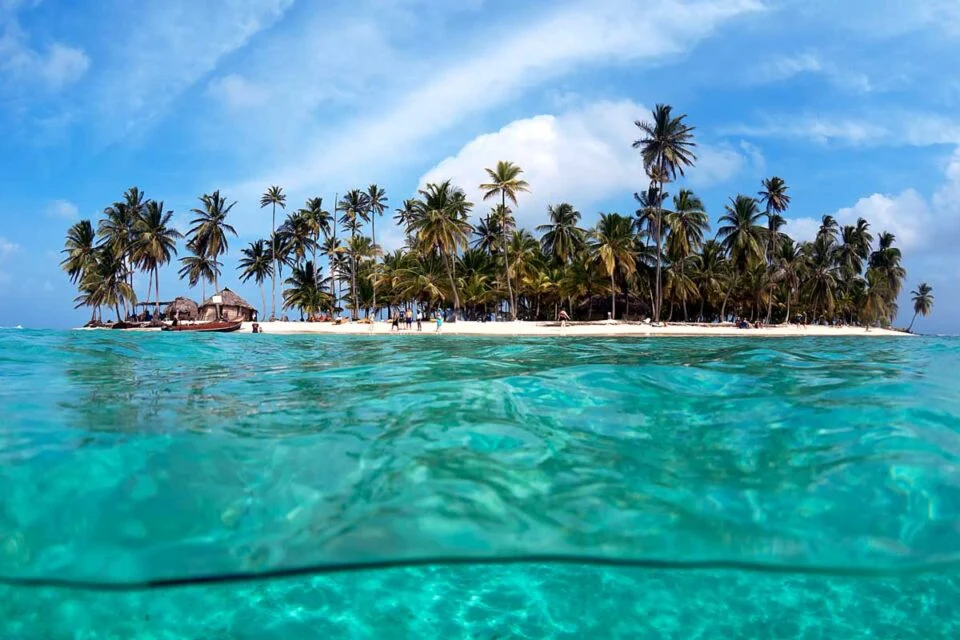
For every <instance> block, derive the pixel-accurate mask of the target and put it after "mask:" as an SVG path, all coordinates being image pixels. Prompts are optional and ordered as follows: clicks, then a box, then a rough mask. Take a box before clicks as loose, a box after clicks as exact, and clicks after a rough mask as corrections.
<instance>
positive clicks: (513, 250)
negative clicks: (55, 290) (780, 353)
mask: <svg viewBox="0 0 960 640" xmlns="http://www.w3.org/2000/svg"><path fill="white" fill-rule="evenodd" d="M636 125H637V127H638V128H639V130H640V132H641V135H640V137H639V139H637V140H636V141H633V143H632V144H633V147H635V148H636V149H637V150H638V152H639V155H640V159H641V160H642V164H643V167H644V173H643V174H642V175H639V176H638V182H639V183H640V184H639V187H640V188H639V189H638V191H637V193H635V194H633V197H634V200H635V201H636V205H637V206H636V210H635V211H632V212H605V213H601V214H599V215H598V216H596V218H595V219H596V222H595V223H593V224H592V225H590V224H586V223H585V221H584V216H583V215H582V214H581V212H580V211H579V210H578V209H577V207H576V206H575V205H574V204H572V203H568V202H558V203H555V204H551V205H550V206H549V207H547V209H546V211H544V212H542V215H543V218H542V219H543V220H544V222H543V223H542V224H539V225H537V226H535V227H532V228H531V229H527V228H524V227H523V226H522V225H520V224H519V223H518V222H519V221H518V218H517V212H518V203H519V201H520V197H521V196H522V195H523V194H525V193H527V192H529V191H531V190H534V189H535V188H536V185H530V184H528V182H527V181H526V180H525V179H524V171H523V168H522V167H520V166H519V165H517V164H515V163H513V162H510V161H506V160H504V161H500V162H497V163H496V165H495V166H493V167H491V168H486V169H485V170H478V176H479V175H484V174H485V177H484V178H482V179H478V180H477V184H475V185H456V184H454V183H453V182H452V181H450V180H445V181H436V182H431V183H429V184H426V185H424V186H423V187H422V188H421V189H420V190H419V191H418V192H417V194H416V196H415V197H413V198H409V199H406V200H403V201H402V202H401V203H400V205H399V206H398V207H397V208H396V210H395V214H394V215H393V221H394V223H395V224H396V225H397V226H398V227H399V230H400V231H401V232H402V237H403V241H402V243H400V242H395V243H394V245H397V244H399V245H400V246H394V247H392V249H391V250H390V251H385V250H384V248H383V247H381V246H380V245H379V244H378V233H377V226H378V225H377V222H378V218H381V217H382V216H383V215H384V213H385V212H386V211H387V209H388V207H389V200H388V198H387V194H386V192H385V190H384V189H383V188H381V187H379V186H378V185H376V184H374V185H369V186H368V187H367V188H353V189H348V190H346V191H344V192H343V195H342V196H338V197H335V198H334V199H333V201H332V202H333V203H334V206H333V211H332V212H331V211H327V210H326V209H325V208H324V204H323V200H322V199H321V198H320V197H312V198H309V199H307V200H306V201H305V202H304V204H303V206H302V207H300V208H298V209H295V210H291V211H289V212H287V211H286V205H287V197H286V195H285V193H284V191H283V189H282V187H280V186H276V185H274V186H271V187H269V188H268V189H267V190H266V192H265V193H264V194H263V197H262V198H261V199H260V202H259V204H260V206H261V208H268V207H269V210H270V212H271V228H270V235H269V236H268V237H265V238H257V239H253V240H252V241H251V242H249V243H248V244H247V245H246V246H245V247H244V248H242V250H241V252H240V256H239V261H238V262H239V264H238V267H237V269H238V271H237V274H236V277H237V278H238V279H239V280H240V281H241V282H249V281H252V282H253V283H255V284H256V285H258V287H259V288H260V293H261V304H262V309H261V317H267V306H268V305H267V295H266V292H265V284H266V282H267V280H270V282H271V296H270V297H271V304H270V313H269V317H275V316H276V315H277V281H278V280H279V281H280V287H281V291H280V307H281V310H284V309H296V310H299V312H300V314H301V315H302V316H307V317H310V316H317V315H321V314H328V315H335V314H343V313H349V314H350V315H351V316H352V317H354V318H360V317H361V316H366V317H371V316H378V315H379V316H380V317H383V316H384V314H391V313H393V312H395V311H400V310H402V309H405V308H410V307H411V306H414V305H415V306H417V307H418V308H419V309H421V310H422V311H425V312H431V311H440V310H444V311H449V312H450V313H451V314H452V315H453V316H454V317H458V318H463V319H480V318H489V317H491V316H494V315H496V316H498V317H500V318H501V319H524V320H549V319H554V318H555V317H556V315H557V313H558V312H559V309H560V308H564V309H566V310H567V312H568V313H569V314H570V315H571V317H573V318H574V319H580V320H590V319H599V318H605V317H610V318H614V319H632V320H638V319H643V318H651V319H652V320H654V321H656V320H657V319H660V320H663V321H679V320H682V321H699V322H713V321H729V320H732V319H734V318H741V319H744V320H747V321H750V322H766V323H783V322H791V321H796V320H797V319H798V318H799V319H803V320H804V321H807V322H831V323H858V324H865V325H876V324H880V325H888V324H890V323H891V322H892V321H893V320H894V318H895V317H896V314H897V311H898V307H897V300H898V298H899V296H900V293H901V291H902V290H903V285H904V281H905V279H906V275H907V274H906V271H905V269H904V267H903V258H902V255H901V252H900V250H899V248H898V247H897V241H896V238H895V237H894V236H893V234H891V233H888V232H886V231H885V230H882V229H873V228H872V227H871V225H870V223H869V221H867V220H864V219H862V218H861V219H858V220H856V221H854V222H852V223H851V224H841V223H840V222H839V221H838V220H836V219H834V218H833V217H832V216H823V218H822V221H821V224H820V226H819V229H818V230H817V233H816V235H815V236H814V237H813V238H809V239H805V240H799V239H795V238H792V237H790V236H789V235H788V234H787V233H785V232H784V229H785V228H788V227H787V225H786V223H787V220H786V218H785V217H784V214H785V212H786V211H787V209H788V208H789V207H790V206H791V204H792V203H791V196H790V195H789V186H788V185H787V183H786V181H785V180H783V179H782V178H780V177H778V176H771V177H769V178H766V179H764V180H763V181H762V182H761V184H760V185H759V187H758V191H757V192H756V195H749V194H748V193H740V194H735V195H733V196H732V197H730V198H729V200H728V201H727V202H726V203H725V204H724V205H723V207H722V208H721V209H718V210H716V211H714V212H709V211H708V208H707V207H706V205H705V204H704V202H703V200H702V199H701V198H700V197H699V196H698V195H697V194H696V193H694V192H693V191H692V190H690V189H689V188H685V187H683V186H678V187H677V188H676V189H674V188H673V187H672V186H671V185H672V184H674V183H676V182H677V181H678V180H680V179H681V178H683V176H684V174H685V173H686V172H689V171H691V170H694V169H695V167H696V161H697V157H696V154H695V149H696V143H695V141H694V131H695V129H694V127H692V126H690V125H689V124H688V123H687V116H686V115H684V114H677V113H675V112H674V110H673V109H672V108H671V107H670V106H668V105H657V107H656V108H655V109H654V110H653V112H652V113H651V115H650V119H649V120H638V121H637V122H636ZM624 144H629V142H628V141H625V143H624ZM463 187H467V188H470V189H471V191H472V192H473V193H477V194H478V196H479V197H478V198H476V199H477V200H479V202H471V201H470V200H471V198H470V197H469V196H468V195H467V191H466V190H465V189H464V188H463ZM671 191H675V193H670V192H671ZM483 202H489V203H490V204H491V205H492V206H490V208H489V209H486V208H485V205H484V204H483ZM199 203H200V204H199V206H198V207H197V208H194V209H192V210H191V213H192V215H193V217H192V219H191V221H190V225H191V226H190V228H189V230H187V232H186V234H185V235H183V236H182V235H181V234H180V232H178V231H177V230H176V229H174V228H173V226H172V224H171V220H172V219H173V213H172V212H171V211H167V210H165V208H164V205H163V203H162V202H161V201H158V200H149V199H147V198H146V196H145V195H144V193H143V192H142V191H140V190H139V189H138V188H137V187H133V188H131V189H129V190H128V191H127V192H126V193H125V194H124V195H123V197H122V198H121V199H119V200H118V201H117V202H115V203H113V204H112V205H110V206H109V207H107V208H106V209H105V210H104V215H103V218H102V219H101V220H100V221H99V222H98V223H97V224H96V225H94V224H93V223H92V222H90V221H88V220H84V221H81V222H78V223H76V224H74V225H73V226H72V227H70V229H69V230H68V232H67V238H66V243H65V247H64V251H63V254H64V256H65V257H64V259H63V262H62V263H61V264H62V268H63V269H64V271H65V272H66V273H67V275H68V276H69V278H70V279H71V281H72V282H73V283H74V284H75V285H76V286H77V287H78V289H79V295H78V297H77V299H76V302H77V304H78V306H87V307H90V308H91V309H92V319H97V318H100V315H101V309H102V308H103V307H107V308H108V309H112V310H114V311H115V312H116V313H117V315H118V317H122V316H123V315H124V314H129V313H130V312H131V311H132V309H133V307H134V305H135V304H136V302H137V299H138V298H137V296H136V294H135V292H134V284H135V282H143V280H135V278H134V275H135V274H136V273H143V274H145V275H147V276H148V277H147V278H146V279H145V281H146V289H147V290H146V292H145V294H146V299H147V300H150V299H151V295H152V298H153V301H154V304H153V305H152V306H153V307H154V309H155V311H156V312H159V310H160V309H159V305H160V294H159V288H160V278H159V271H160V270H161V269H162V268H164V267H165V266H166V265H168V264H169V263H171V262H172V261H173V259H174V256H176V255H177V253H178V241H179V240H180V239H181V238H182V239H183V240H184V243H183V247H182V253H183V255H182V256H181V257H179V264H180V268H179V271H178V273H179V276H180V277H181V279H184V280H186V282H187V283H188V284H189V286H191V287H194V286H197V285H198V284H199V285H200V286H201V289H202V292H203V297H206V290H205V288H206V285H207V284H212V285H213V287H214V290H215V291H216V290H219V288H220V280H221V278H222V277H223V276H224V273H223V260H224V256H225V255H227V254H228V252H229V240H230V238H231V236H236V235H237V233H236V231H235V230H234V227H233V226H232V224H231V223H230V217H231V211H232V209H233V207H234V205H235V204H236V203H235V202H230V201H229V200H228V198H226V197H225V196H223V195H221V194H220V192H219V191H215V192H213V193H210V194H204V195H202V196H200V198H199ZM278 208H279V209H280V211H281V215H282V219H280V220H277V209H278ZM631 208H632V207H631ZM526 213H527V215H526V218H527V219H530V218H533V217H534V216H535V215H536V214H537V213H541V212H526ZM711 213H712V214H713V219H714V220H716V223H715V226H712V225H711ZM368 231H369V235H368V234H367V232H368ZM380 235H381V236H382V235H383V234H382V233H381V234H380ZM394 235H396V234H394ZM911 295H912V302H913V306H914V312H915V313H914V319H916V317H917V316H919V315H923V316H926V315H927V314H929V313H930V310H931V309H932V306H933V295H932V292H931V289H930V287H929V286H928V285H926V284H925V283H923V284H921V285H919V287H918V288H917V290H915V291H913V292H912V294H911ZM912 325H913V323H912V322H911V327H912Z"/></svg>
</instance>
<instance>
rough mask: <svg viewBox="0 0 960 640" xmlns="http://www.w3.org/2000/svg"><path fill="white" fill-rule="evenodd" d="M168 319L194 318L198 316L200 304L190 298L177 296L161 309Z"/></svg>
mask: <svg viewBox="0 0 960 640" xmlns="http://www.w3.org/2000/svg"><path fill="white" fill-rule="evenodd" d="M163 313H164V316H166V318H167V319H168V320H173V319H174V318H179V319H180V320H196V319H197V318H199V317H200V306H199V305H198V304H197V303H196V302H194V301H193V300H191V299H190V298H183V297H178V298H177V299H176V300H174V301H173V302H170V303H168V304H167V306H166V308H165V309H164V311H163Z"/></svg>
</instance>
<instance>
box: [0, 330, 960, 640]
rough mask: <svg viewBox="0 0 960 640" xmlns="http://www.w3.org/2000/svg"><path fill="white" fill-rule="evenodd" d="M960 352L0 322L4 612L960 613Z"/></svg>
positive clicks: (889, 343) (562, 620)
mask: <svg viewBox="0 0 960 640" xmlns="http://www.w3.org/2000/svg"><path fill="white" fill-rule="evenodd" d="M958 368H960V339H951V338H926V337H922V338H913V339H903V338H895V339H887V338H879V337H878V338H872V339H862V338H841V337H832V338H803V339H792V338H783V339H780V338H764V339H757V338H745V339H737V338H720V339H718V338H658V339H647V340H643V339H622V338H610V339H602V338H601V339H598V338H589V339H582V338H574V337H570V338H550V339H545V338H468V337H462V336H456V337H453V336H442V335H440V336H437V335H423V336H403V337H399V336H398V337H395V338H387V337H383V336H378V337H373V336H371V337H365V336H270V335H260V336H256V337H253V336H249V335H239V334H237V335H233V334H230V335H197V334H193V335H189V334H185V335H176V334H174V335H170V334H165V333H159V332H158V333H152V334H147V333H144V334H128V333H124V334H119V333H118V332H109V331H71V332H57V331H33V330H22V331H14V330H9V331H0V380H2V385H0V415H2V416H3V419H2V422H0V491H2V496H3V499H2V501H0V638H71V639H77V638H82V639H85V640H86V639H91V640H92V639H100V638H131V637H136V638H158V639H159V638H164V639H181V638H183V639H188V638H189V639H199V638H203V639H245V638H250V639H253V638H258V639H260V638H284V639H288V640H294V639H299V638H313V637H330V638H483V639H498V638H499V639H505V638H577V637H579V638H583V637H591V638H592V637H615V638H619V637H622V638H758V637H768V638H798V639H814V638H838V637H843V638H877V637H889V638H893V637H896V638H932V637H954V636H958V635H960V622H958V620H957V617H956V616H955V615H951V609H953V608H955V606H953V605H954V604H955V603H956V602H957V601H958V598H960V579H958V576H960V572H958V570H960V566H958V560H960V555H958V553H960V467H958V452H960V410H958V407H960V388H958V387H957V385H956V384H955V382H953V381H954V380H955V379H954V378H953V377H952V376H953V375H954V372H955V371H956V370H957V369H958Z"/></svg>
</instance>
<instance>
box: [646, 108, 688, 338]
mask: <svg viewBox="0 0 960 640" xmlns="http://www.w3.org/2000/svg"><path fill="white" fill-rule="evenodd" d="M652 116H653V121H652V122H645V121H640V120H638V121H636V122H635V123H634V124H635V125H636V126H637V127H638V128H639V129H640V131H641V132H642V133H643V137H642V138H640V139H638V140H635V141H634V142H633V148H634V149H640V154H641V156H642V158H643V166H644V168H645V169H646V171H647V175H648V176H649V177H650V179H651V184H652V185H653V184H655V185H656V188H657V193H663V183H664V182H666V181H667V179H673V180H676V178H677V174H678V173H679V174H680V175H681V176H682V175H684V174H683V170H684V169H685V168H686V167H692V166H693V164H694V163H695V162H696V160H697V156H696V155H694V153H693V149H694V147H696V146H697V145H696V143H695V142H694V141H693V131H694V127H691V126H689V125H688V124H686V123H685V122H684V120H685V119H686V118H687V116H686V114H682V115H679V116H676V117H674V115H673V107H671V106H670V105H665V104H658V105H656V107H654V109H653V113H652ZM655 205H656V212H657V215H656V228H657V237H656V241H657V272H656V281H655V286H656V294H655V299H656V308H655V309H654V316H655V317H656V319H657V320H658V321H659V320H660V309H661V307H662V306H663V292H662V291H661V281H660V271H661V268H662V258H661V256H662V253H663V251H662V247H661V241H662V238H661V236H662V235H663V234H662V233H660V229H661V228H662V218H663V206H662V200H660V199H659V198H657V199H656V202H655Z"/></svg>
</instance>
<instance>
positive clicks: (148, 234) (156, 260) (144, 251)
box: [132, 200, 183, 318]
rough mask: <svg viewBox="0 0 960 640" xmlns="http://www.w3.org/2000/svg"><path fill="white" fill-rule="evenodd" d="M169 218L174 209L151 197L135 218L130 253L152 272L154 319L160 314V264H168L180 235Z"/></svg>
mask: <svg viewBox="0 0 960 640" xmlns="http://www.w3.org/2000/svg"><path fill="white" fill-rule="evenodd" d="M172 217H173V211H164V210H163V202H162V201H161V202H157V201H156V200H150V201H149V202H147V204H146V209H145V210H144V212H143V215H141V216H140V217H139V218H138V219H137V221H136V231H137V234H136V238H137V239H136V244H135V245H134V247H133V252H132V255H133V258H134V260H135V261H136V262H137V263H138V264H140V265H143V267H144V269H145V270H146V271H147V272H148V273H149V272H151V271H152V272H153V281H154V295H155V296H156V299H155V302H156V304H155V305H154V317H156V318H159V317H160V267H162V266H164V265H166V264H169V263H170V260H171V259H172V258H173V256H174V255H176V253H177V240H178V239H180V238H182V237H183V234H182V233H180V232H179V231H177V230H176V229H174V228H173V227H171V226H170V219H171V218H172Z"/></svg>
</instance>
